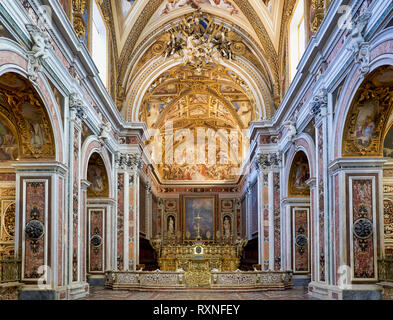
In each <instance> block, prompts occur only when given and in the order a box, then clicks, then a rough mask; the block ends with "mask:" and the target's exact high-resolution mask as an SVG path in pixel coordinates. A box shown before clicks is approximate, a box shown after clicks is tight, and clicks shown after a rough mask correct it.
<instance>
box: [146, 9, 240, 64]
mask: <svg viewBox="0 0 393 320" xmlns="http://www.w3.org/2000/svg"><path fill="white" fill-rule="evenodd" d="M162 39H163V40H164V41H158V42H157V43H155V44H154V45H153V48H152V50H153V54H155V55H161V54H162V55H163V56H164V57H165V58H171V57H174V58H175V59H176V60H181V61H182V62H183V63H184V64H188V65H190V66H192V67H194V68H195V69H196V70H197V71H198V72H201V71H202V69H203V68H205V67H206V65H208V64H211V63H218V62H220V61H221V60H222V59H228V60H232V59H234V58H235V56H236V55H243V54H244V53H245V51H246V48H245V45H244V44H243V43H242V42H241V39H240V38H239V37H238V36H237V35H236V33H235V32H233V31H231V30H229V29H228V28H227V27H225V26H224V25H223V24H220V25H219V24H216V23H215V22H214V20H213V19H212V17H211V16H210V15H209V14H203V13H200V12H199V11H197V12H194V13H193V14H189V15H186V16H184V17H183V21H182V23H180V24H179V25H178V26H172V29H171V30H170V31H169V32H167V33H166V34H165V36H164V37H162Z"/></svg>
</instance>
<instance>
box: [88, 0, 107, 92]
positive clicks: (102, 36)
mask: <svg viewBox="0 0 393 320" xmlns="http://www.w3.org/2000/svg"><path fill="white" fill-rule="evenodd" d="M92 2H93V17H92V35H91V36H92V39H91V40H92V45H91V49H92V57H93V60H94V62H95V64H96V66H97V68H98V71H99V74H100V78H101V80H102V82H103V83H104V85H105V87H106V86H107V83H108V81H107V80H108V79H107V75H108V42H107V31H106V26H105V23H104V19H103V18H102V15H101V11H100V8H99V7H98V5H97V3H96V1H92Z"/></svg>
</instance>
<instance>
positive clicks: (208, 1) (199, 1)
mask: <svg viewBox="0 0 393 320" xmlns="http://www.w3.org/2000/svg"><path fill="white" fill-rule="evenodd" d="M203 5H208V6H213V7H217V8H220V9H224V10H226V11H227V12H228V13H229V14H231V15H236V14H238V13H239V11H238V10H237V9H236V7H235V5H234V4H233V2H232V1H228V0H166V1H165V3H164V4H163V6H162V8H161V9H160V11H159V13H158V17H160V16H162V15H165V14H168V13H170V12H171V11H173V10H175V9H178V8H182V7H186V6H190V7H192V8H194V9H201V8H202V6H203Z"/></svg>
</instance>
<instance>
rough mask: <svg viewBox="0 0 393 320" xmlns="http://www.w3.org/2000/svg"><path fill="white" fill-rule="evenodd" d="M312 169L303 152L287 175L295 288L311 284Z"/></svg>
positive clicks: (296, 155) (287, 200)
mask: <svg viewBox="0 0 393 320" xmlns="http://www.w3.org/2000/svg"><path fill="white" fill-rule="evenodd" d="M309 180H310V166H309V161H308V158H307V155H306V154H305V153H304V152H303V151H301V150H300V151H298V152H296V153H295V155H294V157H293V160H292V164H291V167H290V171H289V175H288V197H287V198H286V199H285V205H286V211H284V212H286V213H287V214H288V215H289V217H287V219H286V220H287V221H289V224H288V229H287V232H288V235H289V237H287V239H288V240H289V241H288V243H287V245H288V249H289V250H288V251H289V252H288V253H289V254H288V256H289V257H290V259H289V260H290V263H289V266H290V269H291V270H292V271H293V282H294V284H295V285H304V286H306V285H307V284H308V283H309V282H310V280H311V263H310V256H311V197H310V186H309Z"/></svg>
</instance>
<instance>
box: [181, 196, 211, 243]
mask: <svg viewBox="0 0 393 320" xmlns="http://www.w3.org/2000/svg"><path fill="white" fill-rule="evenodd" d="M215 210H216V199H215V197H200V196H187V197H184V200H183V221H184V232H183V233H184V234H183V236H184V239H185V240H187V241H198V240H199V241H206V242H209V241H213V240H214V235H215V231H214V230H215V217H216V212H215Z"/></svg>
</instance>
